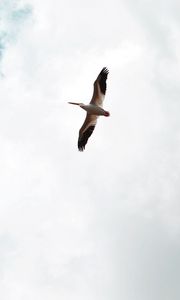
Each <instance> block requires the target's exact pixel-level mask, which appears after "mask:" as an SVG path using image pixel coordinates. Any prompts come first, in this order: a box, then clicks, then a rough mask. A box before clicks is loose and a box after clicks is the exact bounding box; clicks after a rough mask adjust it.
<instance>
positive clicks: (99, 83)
mask: <svg viewBox="0 0 180 300" xmlns="http://www.w3.org/2000/svg"><path fill="white" fill-rule="evenodd" d="M108 73H109V71H108V69H107V68H103V69H102V70H101V72H100V73H99V75H98V77H97V78H96V80H95V82H94V91H93V96H92V99H91V101H90V103H89V104H88V105H86V104H83V103H76V102H68V103H69V104H74V105H79V107H81V108H82V109H84V110H85V111H86V112H87V113H86V118H85V121H84V123H83V125H82V127H81V128H80V130H79V138H78V149H79V151H83V150H84V149H85V146H86V144H87V141H88V139H89V137H90V136H91V134H92V133H93V131H94V128H95V126H96V123H97V118H98V117H99V116H105V117H109V116H110V113H109V112H108V111H106V110H104V109H103V100H104V97H105V93H106V79H107V76H108Z"/></svg>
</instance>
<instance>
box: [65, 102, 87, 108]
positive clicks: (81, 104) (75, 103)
mask: <svg viewBox="0 0 180 300" xmlns="http://www.w3.org/2000/svg"><path fill="white" fill-rule="evenodd" d="M68 103H69V104H74V105H78V106H80V107H82V106H83V105H84V104H83V103H79V102H68Z"/></svg>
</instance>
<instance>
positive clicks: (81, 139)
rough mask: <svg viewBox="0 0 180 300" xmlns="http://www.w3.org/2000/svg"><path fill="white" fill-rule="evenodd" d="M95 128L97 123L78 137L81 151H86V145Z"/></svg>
mask: <svg viewBox="0 0 180 300" xmlns="http://www.w3.org/2000/svg"><path fill="white" fill-rule="evenodd" d="M94 128H95V125H91V126H90V127H88V128H87V130H86V131H85V132H84V133H83V134H82V136H81V137H79V139H78V149H79V151H80V152H82V151H84V149H85V146H86V144H87V141H88V139H89V137H90V136H91V134H92V133H93V131H94Z"/></svg>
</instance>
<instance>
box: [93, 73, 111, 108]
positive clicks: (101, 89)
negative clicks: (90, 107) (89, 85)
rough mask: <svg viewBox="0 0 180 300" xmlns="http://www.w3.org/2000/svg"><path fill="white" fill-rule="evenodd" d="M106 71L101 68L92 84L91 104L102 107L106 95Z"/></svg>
mask: <svg viewBox="0 0 180 300" xmlns="http://www.w3.org/2000/svg"><path fill="white" fill-rule="evenodd" d="M108 73H109V71H108V69H107V68H103V69H102V70H101V72H100V73H99V75H98V77H97V79H96V80H95V82H94V92H93V96H92V99H91V102H90V103H91V104H95V105H98V106H102V104H103V100H104V97H105V94H106V80H107V76H108Z"/></svg>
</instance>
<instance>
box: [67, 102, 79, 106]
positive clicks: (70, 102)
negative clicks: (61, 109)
mask: <svg viewBox="0 0 180 300" xmlns="http://www.w3.org/2000/svg"><path fill="white" fill-rule="evenodd" d="M68 103H69V104H74V105H79V104H80V103H76V102H68Z"/></svg>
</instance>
